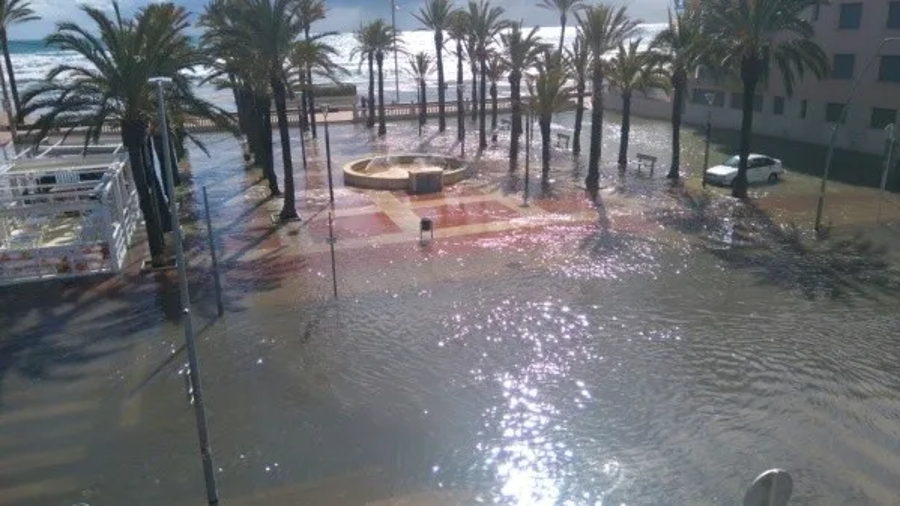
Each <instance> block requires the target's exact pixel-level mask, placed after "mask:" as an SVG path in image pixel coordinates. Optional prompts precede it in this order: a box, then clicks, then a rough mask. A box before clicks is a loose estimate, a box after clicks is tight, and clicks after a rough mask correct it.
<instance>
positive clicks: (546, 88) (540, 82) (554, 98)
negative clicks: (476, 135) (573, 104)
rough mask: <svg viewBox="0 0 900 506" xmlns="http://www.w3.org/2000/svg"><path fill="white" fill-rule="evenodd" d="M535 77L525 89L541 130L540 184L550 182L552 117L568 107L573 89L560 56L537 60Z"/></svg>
mask: <svg viewBox="0 0 900 506" xmlns="http://www.w3.org/2000/svg"><path fill="white" fill-rule="evenodd" d="M535 70H536V71H537V73H536V75H535V76H534V77H533V78H531V79H529V81H528V88H529V92H530V94H531V96H532V97H534V110H535V113H536V114H537V116H538V124H539V125H540V128H541V180H542V181H543V182H544V183H545V184H546V183H547V182H549V180H550V134H551V131H550V126H551V124H552V123H553V115H554V114H555V113H557V112H559V111H561V110H563V109H564V108H565V107H566V106H567V105H568V103H569V98H570V96H571V94H572V92H573V91H574V88H573V87H572V86H571V85H569V84H568V80H569V79H568V76H567V75H566V69H565V66H564V65H563V62H562V58H561V57H560V54H559V53H558V52H557V53H549V52H547V53H545V54H544V57H542V58H540V59H538V63H537V66H536V67H535Z"/></svg>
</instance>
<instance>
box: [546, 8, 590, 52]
mask: <svg viewBox="0 0 900 506" xmlns="http://www.w3.org/2000/svg"><path fill="white" fill-rule="evenodd" d="M537 6H538V7H540V8H541V9H547V10H549V11H556V12H558V13H559V26H560V32H559V49H558V51H559V52H560V53H562V52H563V43H564V41H565V39H566V22H567V21H568V20H569V14H572V13H574V12H575V11H577V10H578V9H580V8H582V7H584V2H582V0H538V3H537Z"/></svg>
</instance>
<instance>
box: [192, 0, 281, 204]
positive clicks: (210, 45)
mask: <svg viewBox="0 0 900 506" xmlns="http://www.w3.org/2000/svg"><path fill="white" fill-rule="evenodd" d="M233 1H234V0H214V1H212V2H210V3H209V4H207V6H206V8H205V10H204V12H203V14H202V15H201V17H200V22H199V24H200V26H201V27H202V28H203V34H202V36H201V38H200V48H201V50H202V51H203V52H204V54H205V55H206V57H207V63H206V66H207V67H211V68H212V69H214V70H213V72H212V73H211V74H210V75H209V77H208V78H207V79H206V80H207V81H211V82H213V83H215V84H216V86H217V87H218V88H231V89H232V92H233V94H234V101H235V106H236V108H237V113H238V124H239V126H240V129H241V132H242V133H243V134H244V135H245V136H246V137H247V144H248V146H249V148H250V152H251V153H252V155H253V161H254V163H255V164H257V165H260V166H262V169H263V175H264V176H265V177H266V180H267V181H268V185H269V191H270V193H271V196H273V197H276V196H281V195H282V193H281V190H279V189H278V176H277V175H276V174H275V160H274V151H273V149H272V113H271V111H272V91H271V89H270V86H269V83H268V80H267V79H266V78H265V75H266V69H265V66H264V65H261V64H260V61H259V60H258V59H257V58H255V57H253V58H251V59H249V60H242V59H241V58H246V57H247V55H246V54H245V52H244V51H242V50H240V49H237V50H236V49H234V48H235V46H242V45H243V43H244V42H243V40H242V39H240V38H239V36H240V35H241V32H240V31H239V30H238V29H237V28H236V27H235V26H234V25H235V23H234V22H233V20H232V19H231V18H230V17H229V12H228V9H229V7H228V5H229V3H231V2H233Z"/></svg>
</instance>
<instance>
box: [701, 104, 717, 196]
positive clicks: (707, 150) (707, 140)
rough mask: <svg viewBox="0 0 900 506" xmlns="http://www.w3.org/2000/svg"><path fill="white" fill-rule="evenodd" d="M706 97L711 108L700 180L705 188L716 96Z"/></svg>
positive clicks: (707, 119) (707, 111)
mask: <svg viewBox="0 0 900 506" xmlns="http://www.w3.org/2000/svg"><path fill="white" fill-rule="evenodd" d="M704 97H705V98H706V103H707V105H709V108H708V109H707V110H706V147H705V148H704V151H703V175H702V176H701V178H700V179H702V180H703V182H702V184H703V187H704V188H706V171H707V170H709V142H710V135H712V106H713V101H715V99H716V94H715V93H713V92H707V93H706V94H705V95H704Z"/></svg>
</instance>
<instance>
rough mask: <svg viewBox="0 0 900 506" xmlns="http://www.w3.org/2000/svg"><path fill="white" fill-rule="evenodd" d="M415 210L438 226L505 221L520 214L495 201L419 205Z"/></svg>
mask: <svg viewBox="0 0 900 506" xmlns="http://www.w3.org/2000/svg"><path fill="white" fill-rule="evenodd" d="M413 211H415V213H416V214H417V215H419V217H420V218H431V219H432V220H433V221H434V225H435V227H437V228H449V227H459V226H462V225H474V224H478V223H490V222H493V221H504V220H509V219H512V218H516V217H518V216H520V215H519V213H518V212H516V211H514V210H512V209H510V208H509V207H506V206H505V205H503V204H501V203H499V202H494V201H487V202H470V203H466V204H444V205H439V206H429V207H419V208H416V209H414V210H413Z"/></svg>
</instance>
